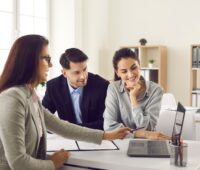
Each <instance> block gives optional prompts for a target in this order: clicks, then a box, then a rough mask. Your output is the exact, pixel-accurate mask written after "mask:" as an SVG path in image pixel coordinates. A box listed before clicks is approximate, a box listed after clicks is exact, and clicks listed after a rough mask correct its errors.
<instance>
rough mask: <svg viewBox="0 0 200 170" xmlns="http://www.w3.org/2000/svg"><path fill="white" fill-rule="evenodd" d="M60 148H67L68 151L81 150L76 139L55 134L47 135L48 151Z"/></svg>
mask: <svg viewBox="0 0 200 170" xmlns="http://www.w3.org/2000/svg"><path fill="white" fill-rule="evenodd" d="M60 149H65V150H68V151H77V150H79V148H78V146H77V143H76V141H75V140H71V139H66V138H63V137H61V136H58V135H55V134H48V135H47V151H52V152H54V151H57V150H60Z"/></svg>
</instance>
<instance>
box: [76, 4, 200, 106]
mask: <svg viewBox="0 0 200 170" xmlns="http://www.w3.org/2000/svg"><path fill="white" fill-rule="evenodd" d="M199 7H200V1H199V0H176V1H174V0H148V1H147V0H84V1H82V12H81V13H82V20H81V21H82V27H81V29H82V36H81V38H79V39H77V41H78V40H80V41H81V43H82V50H83V51H85V52H86V54H88V56H89V57H90V60H91V70H92V71H94V72H96V73H99V74H101V75H103V76H104V77H106V78H108V79H112V76H113V69H112V63H111V59H112V56H113V54H114V51H115V50H117V49H118V48H119V47H120V46H124V45H137V44H139V43H138V40H139V39H140V38H146V39H147V41H148V44H161V45H165V46H167V48H168V91H169V92H172V93H173V94H174V95H175V97H176V99H177V100H180V101H181V102H182V103H183V104H185V105H189V85H190V74H189V63H190V62H189V61H190V60H189V57H190V45H191V44H195V43H199V37H200V22H199ZM79 33H80V31H79Z"/></svg>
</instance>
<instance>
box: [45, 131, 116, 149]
mask: <svg viewBox="0 0 200 170" xmlns="http://www.w3.org/2000/svg"><path fill="white" fill-rule="evenodd" d="M60 149H64V150H68V151H97V150H119V148H118V147H117V145H116V144H115V143H114V142H113V141H106V140H104V141H102V143H101V145H98V144H93V143H88V142H82V141H75V140H71V139H66V138H63V137H61V136H58V135H55V134H47V151H48V152H54V151H57V150H60Z"/></svg>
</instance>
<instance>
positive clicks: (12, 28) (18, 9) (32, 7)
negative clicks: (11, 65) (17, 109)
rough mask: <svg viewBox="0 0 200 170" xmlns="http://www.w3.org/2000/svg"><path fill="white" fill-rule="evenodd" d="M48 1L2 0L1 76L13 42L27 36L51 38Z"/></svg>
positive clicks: (0, 34) (0, 28)
mask: <svg viewBox="0 0 200 170" xmlns="http://www.w3.org/2000/svg"><path fill="white" fill-rule="evenodd" d="M48 13H49V4H48V0H6V1H5V0H0V25H1V27H0V61H1V62H0V74H1V72H2V70H3V66H4V64H5V61H6V59H7V56H8V53H9V50H10V47H11V45H12V44H13V41H14V40H15V39H16V38H17V37H19V36H22V35H26V34H41V35H44V36H46V37H49V17H48V16H49V15H48Z"/></svg>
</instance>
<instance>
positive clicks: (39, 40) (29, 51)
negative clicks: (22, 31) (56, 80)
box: [0, 34, 49, 92]
mask: <svg viewBox="0 0 200 170" xmlns="http://www.w3.org/2000/svg"><path fill="white" fill-rule="evenodd" d="M48 44H49V41H48V40H47V39H46V38H45V37H43V36H41V35H34V34H32V35H25V36H22V37H20V38H18V39H17V40H16V41H15V42H14V44H13V46H12V47H11V50H10V53H9V55H8V58H7V61H6V63H5V66H4V69H3V72H2V75H1V77H0V92H2V91H3V90H5V89H7V88H9V87H13V86H17V85H23V84H26V83H32V82H35V81H36V80H37V73H38V67H39V57H40V55H41V51H42V49H43V47H44V46H45V45H48Z"/></svg>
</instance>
